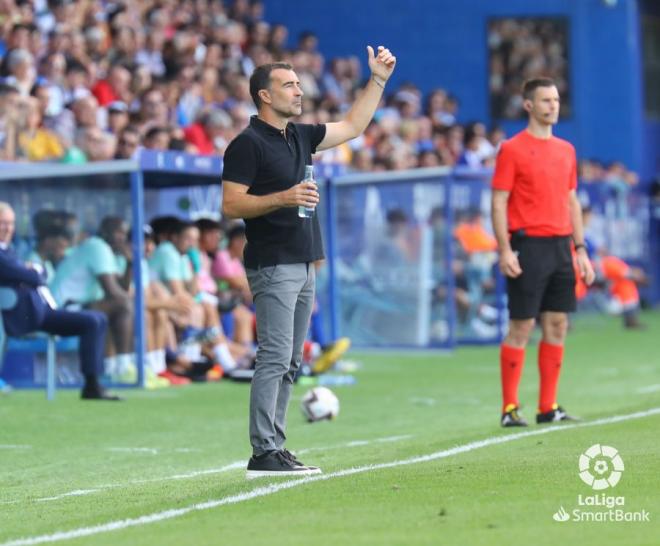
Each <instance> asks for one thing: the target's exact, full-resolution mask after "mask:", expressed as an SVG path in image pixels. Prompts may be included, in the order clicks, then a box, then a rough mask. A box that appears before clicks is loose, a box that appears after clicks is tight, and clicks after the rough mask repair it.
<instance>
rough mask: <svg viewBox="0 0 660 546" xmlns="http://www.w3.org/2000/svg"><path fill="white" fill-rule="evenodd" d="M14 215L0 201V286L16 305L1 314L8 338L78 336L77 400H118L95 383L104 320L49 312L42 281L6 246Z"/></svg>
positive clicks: (94, 315) (90, 315)
mask: <svg viewBox="0 0 660 546" xmlns="http://www.w3.org/2000/svg"><path fill="white" fill-rule="evenodd" d="M14 225H15V215H14V211H13V209H12V208H11V206H10V205H9V204H8V203H4V202H2V201H0V286H3V287H8V288H11V289H13V290H14V291H15V292H16V296H17V302H16V305H15V306H14V307H13V308H12V309H9V310H5V311H3V312H2V318H3V321H4V325H5V330H6V331H7V333H8V334H9V335H10V336H22V335H25V334H28V333H30V332H35V331H41V332H46V333H49V334H54V335H60V336H80V348H79V352H80V368H81V371H82V374H83V376H84V377H85V384H84V386H83V389H82V392H81V398H83V399H86V400H120V398H119V397H118V396H114V395H112V394H109V393H108V392H106V391H105V390H104V389H103V388H102V387H101V385H100V384H99V382H98V376H99V375H100V374H102V373H103V352H104V349H105V336H106V332H107V329H108V321H107V319H106V318H105V315H104V314H103V313H100V312H97V311H67V310H61V309H53V308H52V307H51V306H50V305H49V304H48V303H47V301H46V300H47V299H49V298H48V297H47V296H44V295H43V293H42V290H43V289H42V288H40V287H44V288H45V280H44V277H43V276H42V274H41V273H40V272H38V271H37V270H36V269H33V268H30V267H26V266H25V265H24V264H23V263H22V262H21V261H20V260H19V259H18V258H17V257H16V255H15V253H14V252H13V250H12V249H11V248H10V247H9V245H10V243H11V240H12V237H13V235H14Z"/></svg>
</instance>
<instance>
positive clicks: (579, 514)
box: [571, 495, 651, 522]
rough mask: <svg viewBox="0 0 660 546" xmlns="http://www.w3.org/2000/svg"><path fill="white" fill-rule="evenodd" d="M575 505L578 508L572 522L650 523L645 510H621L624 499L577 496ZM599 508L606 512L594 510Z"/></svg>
mask: <svg viewBox="0 0 660 546" xmlns="http://www.w3.org/2000/svg"><path fill="white" fill-rule="evenodd" d="M577 504H578V506H579V507H580V508H575V509H574V510H573V512H572V518H571V519H572V520H573V521H637V522H642V521H651V520H650V516H649V512H648V511H646V510H638V511H632V512H629V511H627V510H625V509H624V508H621V507H623V506H625V504H626V499H625V497H612V496H609V495H578V498H577ZM601 507H602V508H607V510H594V508H601Z"/></svg>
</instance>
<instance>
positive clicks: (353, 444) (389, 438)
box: [295, 434, 412, 455]
mask: <svg viewBox="0 0 660 546" xmlns="http://www.w3.org/2000/svg"><path fill="white" fill-rule="evenodd" d="M408 438H412V435H411V434H404V435H402V436H386V437H384V438H375V439H374V440H353V441H351V442H346V443H345V444H337V445H334V446H325V447H308V448H306V449H298V450H296V451H295V454H296V455H304V454H305V453H311V452H313V451H327V450H329V449H342V448H345V447H362V446H368V445H371V444H386V443H390V442H399V441H401V440H407V439H408Z"/></svg>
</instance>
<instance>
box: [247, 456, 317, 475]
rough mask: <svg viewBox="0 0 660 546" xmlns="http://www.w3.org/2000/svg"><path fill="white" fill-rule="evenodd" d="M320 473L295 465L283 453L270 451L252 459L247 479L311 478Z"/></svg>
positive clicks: (248, 467) (249, 463)
mask: <svg viewBox="0 0 660 546" xmlns="http://www.w3.org/2000/svg"><path fill="white" fill-rule="evenodd" d="M320 473H321V470H320V469H318V468H317V469H311V468H308V467H306V466H298V465H296V464H294V463H293V462H291V461H290V460H289V459H288V458H287V457H286V456H285V455H284V454H283V453H282V452H281V451H269V452H268V453H264V454H263V455H259V456H258V457H255V456H254V455H253V456H252V457H251V458H250V461H249V462H248V465H247V472H246V474H245V477H246V478H247V479H248V480H252V479H254V478H261V477H262V476H310V475H312V474H320Z"/></svg>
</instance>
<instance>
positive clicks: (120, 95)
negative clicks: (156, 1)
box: [92, 27, 132, 106]
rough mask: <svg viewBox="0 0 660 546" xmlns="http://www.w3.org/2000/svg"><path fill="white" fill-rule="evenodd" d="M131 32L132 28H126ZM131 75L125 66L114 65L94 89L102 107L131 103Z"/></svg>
mask: <svg viewBox="0 0 660 546" xmlns="http://www.w3.org/2000/svg"><path fill="white" fill-rule="evenodd" d="M126 28H127V29H129V30H131V29H130V27H126ZM130 83H131V73H130V71H129V70H128V68H126V67H125V66H124V65H122V64H120V63H117V64H113V65H112V66H111V67H110V70H109V71H108V76H107V78H106V79H104V80H99V81H98V82H97V83H96V85H94V87H92V94H93V95H94V96H95V97H96V100H97V101H98V103H99V105H100V106H107V105H108V104H110V103H111V102H115V101H122V102H125V103H127V104H128V103H130V102H131V99H132V95H131V91H130Z"/></svg>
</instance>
